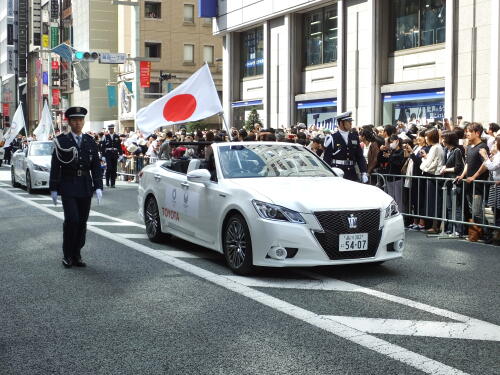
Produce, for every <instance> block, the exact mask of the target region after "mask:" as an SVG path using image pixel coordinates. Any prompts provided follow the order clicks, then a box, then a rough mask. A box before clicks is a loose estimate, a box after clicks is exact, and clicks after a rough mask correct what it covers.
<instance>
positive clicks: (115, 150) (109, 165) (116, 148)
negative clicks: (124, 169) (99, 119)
mask: <svg viewBox="0 0 500 375" xmlns="http://www.w3.org/2000/svg"><path fill="white" fill-rule="evenodd" d="M108 132H109V133H108V134H106V135H105V136H104V138H103V140H102V141H101V154H102V155H104V157H105V158H106V186H110V183H111V187H112V188H114V187H115V180H116V169H117V165H118V156H119V155H121V154H122V153H123V152H122V147H121V141H120V137H119V136H118V134H115V125H114V124H110V125H108Z"/></svg>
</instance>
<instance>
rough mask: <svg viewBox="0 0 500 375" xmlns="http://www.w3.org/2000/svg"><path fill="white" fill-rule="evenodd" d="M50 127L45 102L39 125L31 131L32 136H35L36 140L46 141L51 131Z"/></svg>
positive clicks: (49, 116) (48, 110)
mask: <svg viewBox="0 0 500 375" xmlns="http://www.w3.org/2000/svg"><path fill="white" fill-rule="evenodd" d="M52 127H53V125H52V116H51V114H50V109H49V106H48V105H47V102H45V104H44V106H43V110H42V119H41V120H40V123H39V124H38V126H37V127H36V129H35V130H34V131H33V134H34V135H36V140H37V141H48V140H49V135H50V130H51V129H52Z"/></svg>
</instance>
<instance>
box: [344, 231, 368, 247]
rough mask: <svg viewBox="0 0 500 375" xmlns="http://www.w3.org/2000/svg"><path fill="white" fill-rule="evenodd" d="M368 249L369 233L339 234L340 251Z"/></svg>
mask: <svg viewBox="0 0 500 375" xmlns="http://www.w3.org/2000/svg"><path fill="white" fill-rule="evenodd" d="M357 250H368V233H353V234H341V235H339V251H357Z"/></svg>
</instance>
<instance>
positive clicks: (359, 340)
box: [5, 191, 466, 375]
mask: <svg viewBox="0 0 500 375" xmlns="http://www.w3.org/2000/svg"><path fill="white" fill-rule="evenodd" d="M5 193H6V194H9V195H11V196H13V197H15V198H16V199H19V200H21V201H24V202H26V203H28V204H29V205H31V206H33V207H36V208H38V209H39V210H42V211H44V212H46V213H48V214H49V215H53V216H55V217H57V218H62V214H61V213H57V212H54V211H53V210H51V209H49V208H47V207H44V206H41V205H40V204H38V203H36V202H34V201H32V200H29V199H26V198H23V197H20V196H18V195H16V194H15V193H11V192H9V191H5ZM88 230H89V231H91V232H94V233H96V234H99V235H101V236H103V237H106V238H108V239H110V240H113V241H115V242H118V243H120V244H122V245H124V246H127V247H129V248H131V249H134V250H136V251H138V252H141V253H143V254H146V255H149V256H151V257H153V258H156V259H158V260H161V261H163V262H165V263H167V264H170V265H171V266H174V267H177V268H179V269H182V270H184V271H186V272H188V273H190V274H193V275H195V276H198V277H199V278H202V279H204V280H207V281H209V282H211V283H213V284H216V285H219V286H221V287H223V288H225V289H228V290H230V291H233V292H235V293H238V294H240V295H242V296H245V297H247V298H250V299H252V300H254V301H256V302H259V303H261V304H263V305H265V306H268V307H270V308H271V309H273V310H276V311H279V312H282V313H284V314H286V315H288V316H291V317H294V318H296V319H299V320H301V321H303V322H306V323H309V324H311V325H313V326H315V327H318V328H320V329H323V330H325V331H327V332H330V333H333V334H334V335H336V336H339V337H342V338H344V339H346V340H348V341H351V342H353V343H356V344H359V345H361V346H363V347H365V348H367V349H370V350H373V351H375V352H377V353H380V354H383V355H385V356H387V357H389V358H392V359H394V360H397V361H400V362H402V363H405V364H406V365H408V366H411V367H414V368H416V369H418V370H421V371H423V372H425V373H428V374H443V375H444V374H446V375H449V374H456V375H462V374H466V373H465V372H463V371H460V370H458V369H455V368H453V367H450V366H448V365H445V364H444V363H441V362H438V361H435V360H433V359H431V358H428V357H425V356H423V355H420V354H418V353H415V352H412V351H410V350H408V349H405V348H403V347H401V346H398V345H395V344H392V343H390V342H388V341H385V340H382V339H379V338H377V337H375V336H372V335H369V334H367V333H364V332H362V331H360V330H357V329H354V328H351V327H349V326H347V325H344V324H341V323H338V322H336V321H333V320H331V319H328V318H326V317H323V316H321V315H318V314H315V313H313V312H311V311H308V310H306V309H303V308H300V307H298V306H295V305H292V304H291V303H288V302H286V301H283V300H280V299H278V298H276V297H273V296H270V295H268V294H265V293H263V292H261V291H258V290H256V289H252V288H250V287H248V286H246V285H243V284H241V283H239V282H236V281H234V280H231V279H230V278H228V277H225V276H221V275H217V274H215V273H213V272H210V271H207V270H205V269H203V268H200V267H197V266H195V265H192V264H190V263H187V262H185V261H182V260H179V259H176V258H174V257H172V256H169V255H168V254H166V253H165V252H164V251H161V250H154V249H152V248H149V247H147V246H145V245H141V244H139V243H136V242H134V241H131V240H129V239H126V238H123V237H118V236H116V235H115V234H113V233H110V232H107V231H105V230H103V229H101V228H97V227H94V226H89V228H88Z"/></svg>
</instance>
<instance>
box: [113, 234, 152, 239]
mask: <svg viewBox="0 0 500 375" xmlns="http://www.w3.org/2000/svg"><path fill="white" fill-rule="evenodd" d="M116 234H118V235H119V236H121V237H123V238H129V239H146V240H147V239H148V236H147V234H143V233H140V234H138V233H116Z"/></svg>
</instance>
